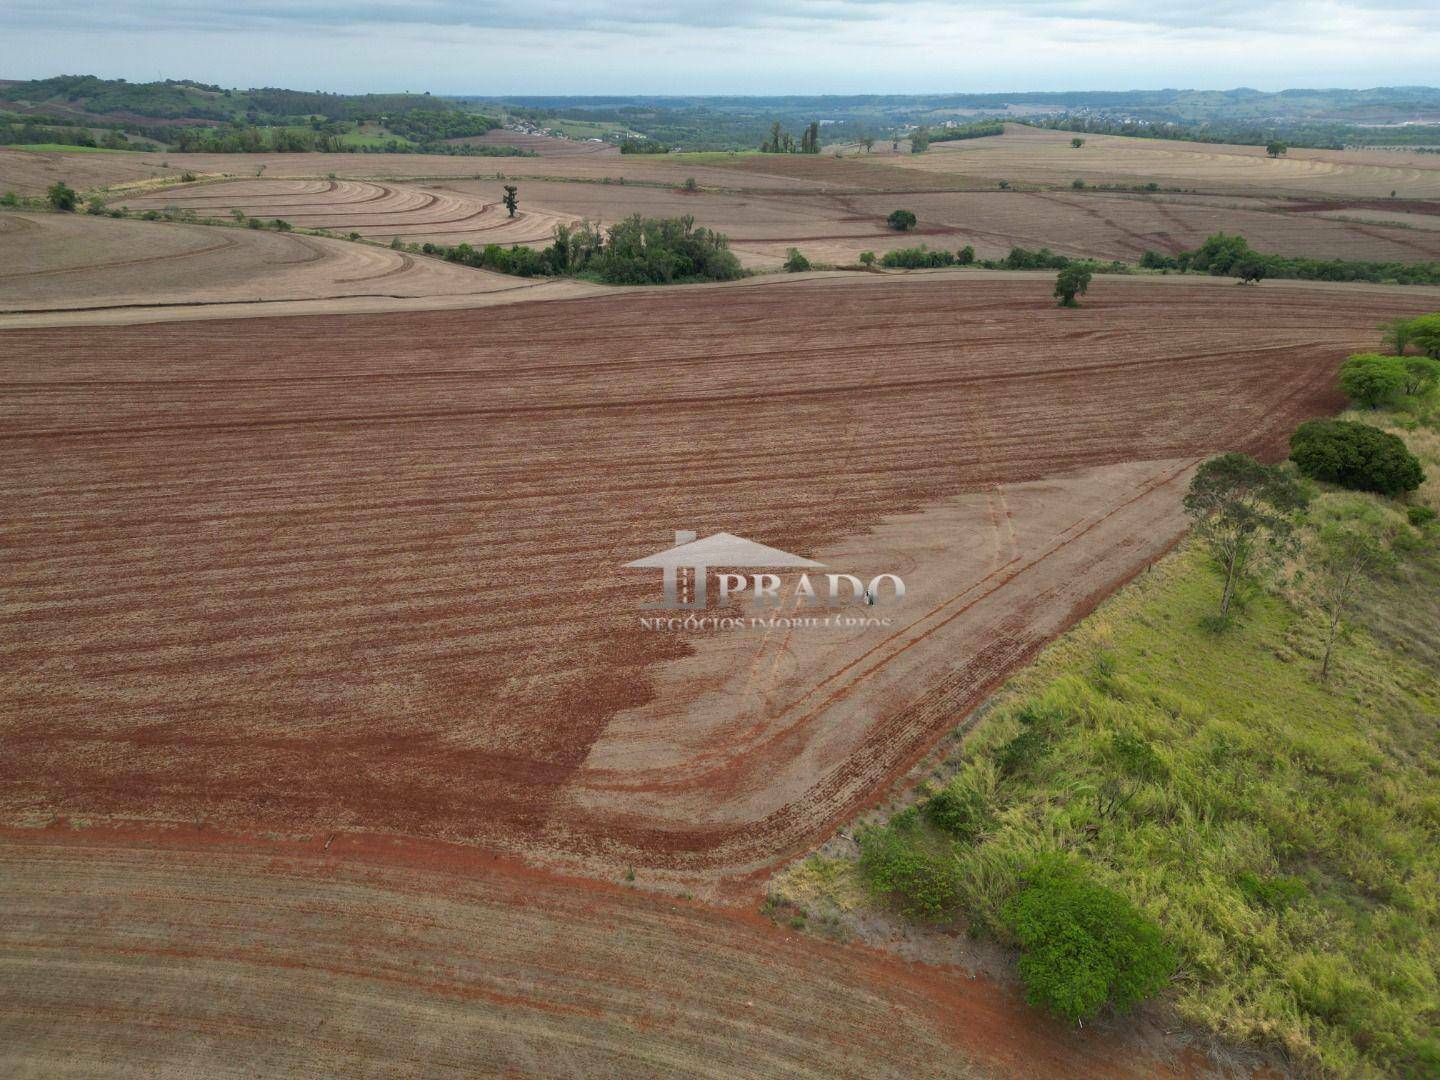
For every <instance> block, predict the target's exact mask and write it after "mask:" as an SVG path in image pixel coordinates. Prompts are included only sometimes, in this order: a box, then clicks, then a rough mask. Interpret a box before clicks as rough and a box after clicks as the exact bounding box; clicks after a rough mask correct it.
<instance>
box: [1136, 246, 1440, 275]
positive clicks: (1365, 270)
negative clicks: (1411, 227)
mask: <svg viewBox="0 0 1440 1080" xmlns="http://www.w3.org/2000/svg"><path fill="white" fill-rule="evenodd" d="M1140 265H1141V266H1142V267H1145V268H1146V269H1149V270H1178V271H1180V272H1181V273H1189V272H1199V273H1205V274H1212V275H1214V276H1217V277H1238V278H1240V279H1241V280H1242V281H1259V280H1260V279H1261V278H1267V277H1268V278H1292V279H1297V280H1302V281H1369V282H1376V283H1382V282H1394V283H1397V284H1401V285H1440V262H1415V263H1381V262H1366V261H1360V260H1353V259H1310V258H1304V257H1297V256H1289V255H1266V254H1262V253H1261V252H1258V251H1254V250H1252V249H1251V247H1250V244H1249V241H1247V240H1246V239H1245V237H1243V236H1240V235H1238V234H1237V235H1234V236H1230V235H1228V234H1226V233H1216V234H1214V235H1213V236H1210V237H1207V238H1206V240H1205V242H1204V243H1203V244H1201V245H1200V246H1199V247H1198V248H1195V249H1194V250H1193V251H1182V252H1180V253H1179V254H1177V255H1162V254H1161V253H1160V252H1158V251H1146V252H1145V253H1144V254H1142V255H1141V256H1140Z"/></svg>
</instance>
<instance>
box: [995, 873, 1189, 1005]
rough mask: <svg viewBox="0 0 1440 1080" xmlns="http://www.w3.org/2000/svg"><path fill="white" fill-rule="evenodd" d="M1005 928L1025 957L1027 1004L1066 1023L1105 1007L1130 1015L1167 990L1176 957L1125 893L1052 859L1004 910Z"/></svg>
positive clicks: (1031, 876)
mask: <svg viewBox="0 0 1440 1080" xmlns="http://www.w3.org/2000/svg"><path fill="white" fill-rule="evenodd" d="M1004 918H1005V925H1006V927H1007V928H1008V929H1009V930H1010V931H1011V933H1013V934H1014V935H1015V937H1016V938H1017V939H1018V940H1019V942H1020V944H1021V946H1023V947H1024V949H1025V955H1024V957H1023V958H1022V959H1021V960H1020V977H1021V978H1022V979H1024V980H1025V992H1026V998H1027V999H1028V1000H1029V1002H1030V1004H1032V1005H1044V1006H1045V1007H1046V1008H1048V1009H1049V1010H1050V1011H1051V1012H1053V1013H1054V1014H1055V1015H1056V1016H1059V1017H1062V1018H1063V1019H1066V1020H1085V1019H1088V1018H1090V1017H1092V1016H1094V1015H1095V1014H1096V1013H1098V1012H1099V1011H1100V1010H1101V1009H1102V1008H1103V1007H1105V1006H1106V1005H1111V1006H1113V1007H1115V1008H1116V1009H1119V1010H1120V1011H1122V1012H1124V1011H1128V1010H1129V1009H1131V1008H1133V1007H1134V1006H1135V1005H1137V1004H1139V1003H1140V1002H1141V1001H1143V1000H1144V999H1145V998H1147V997H1149V996H1150V995H1151V994H1152V993H1154V992H1155V991H1156V990H1158V989H1159V988H1160V987H1161V986H1163V985H1164V984H1165V982H1166V980H1167V979H1168V978H1169V977H1170V972H1171V970H1172V969H1173V968H1174V967H1175V952H1174V950H1173V949H1171V948H1170V946H1169V945H1167V944H1165V942H1164V940H1163V939H1162V938H1161V936H1160V930H1159V928H1158V927H1157V926H1156V925H1155V924H1154V923H1153V922H1151V921H1150V920H1149V919H1147V918H1146V917H1145V916H1144V915H1142V914H1141V913H1140V912H1139V911H1137V910H1136V909H1135V905H1133V904H1132V903H1130V901H1129V900H1127V899H1126V898H1125V897H1124V896H1122V895H1121V894H1120V893H1118V892H1115V891H1114V890H1112V889H1107V888H1106V887H1105V886H1103V885H1097V884H1096V883H1095V882H1093V881H1090V880H1088V879H1087V878H1086V876H1085V873H1084V871H1083V870H1081V869H1080V867H1078V866H1077V865H1076V864H1074V863H1071V862H1067V861H1065V860H1064V859H1060V858H1056V857H1054V856H1050V857H1046V858H1044V859H1041V860H1040V861H1039V862H1037V863H1036V865H1035V867H1034V868H1033V869H1031V870H1030V872H1029V873H1028V874H1027V875H1026V877H1025V884H1024V886H1023V887H1022V888H1021V889H1020V891H1019V892H1017V893H1016V894H1015V895H1014V896H1013V897H1012V898H1011V899H1010V901H1009V902H1008V903H1007V904H1006V905H1005V909H1004Z"/></svg>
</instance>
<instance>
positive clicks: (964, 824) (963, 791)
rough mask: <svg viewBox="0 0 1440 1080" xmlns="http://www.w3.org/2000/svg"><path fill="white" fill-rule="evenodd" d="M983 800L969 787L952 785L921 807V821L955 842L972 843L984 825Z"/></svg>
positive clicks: (967, 785)
mask: <svg viewBox="0 0 1440 1080" xmlns="http://www.w3.org/2000/svg"><path fill="white" fill-rule="evenodd" d="M985 811H986V806H985V796H983V795H981V794H980V792H978V791H976V790H975V788H974V787H972V786H971V785H969V784H965V783H962V782H961V781H959V780H955V781H952V782H951V783H950V784H949V785H947V786H946V787H944V788H941V789H940V790H939V791H937V792H936V793H935V794H934V795H932V796H930V798H928V799H926V800H925V802H924V804H923V805H922V807H921V812H922V813H923V814H924V815H925V820H926V821H928V822H929V823H930V824H931V825H934V826H935V827H936V828H937V829H939V830H941V831H942V832H946V833H949V834H950V835H951V836H953V837H955V838H956V839H957V840H965V841H970V840H974V839H975V837H977V836H978V835H979V834H980V830H981V828H982V827H983V826H984V824H985Z"/></svg>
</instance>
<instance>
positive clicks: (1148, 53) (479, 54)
mask: <svg viewBox="0 0 1440 1080" xmlns="http://www.w3.org/2000/svg"><path fill="white" fill-rule="evenodd" d="M82 73H83V74H97V75H102V76H106V77H111V78H127V79H131V80H133V81H145V80H151V79H160V78H177V77H185V78H195V79H201V80H203V81H206V82H214V83H220V84H222V85H225V86H239V87H250V86H285V87H290V88H294V89H301V90H337V91H346V92H355V91H364V90H432V91H435V92H438V93H449V94H465V93H469V94H497V95H498V94H607V93H613V94H625V93H631V94H635V93H653V94H681V93H717V94H718V93H739V94H747V93H748V94H775V93H801V94H815V93H886V92H890V93H920V92H932V91H985V90H1064V89H1082V90H1088V89H1145V88H1160V87H1196V88H1207V89H1228V88H1231V87H1235V86H1254V87H1258V88H1260V89H1265V90H1276V89H1282V88H1285V87H1297V86H1304V87H1315V86H1346V87H1368V86H1395V85H1403V84H1417V83H1426V84H1433V83H1435V82H1437V81H1440V3H1437V0H1009V2H1006V3H998V2H986V3H975V2H969V0H671V2H670V3H667V4H664V5H659V6H657V5H653V4H648V3H644V2H643V0H642V2H640V3H622V2H620V0H516V2H515V3H496V2H493V0H262V2H259V3H247V2H244V0H236V2H234V3H231V4H227V5H225V6H224V7H221V6H220V5H208V4H196V3H194V2H192V0H139V2H125V0H118V2H116V0H106V2H95V0H73V2H70V3H64V4H59V3H55V2H54V0H0V78H11V79H15V78H35V77H40V76H47V75H58V74H82Z"/></svg>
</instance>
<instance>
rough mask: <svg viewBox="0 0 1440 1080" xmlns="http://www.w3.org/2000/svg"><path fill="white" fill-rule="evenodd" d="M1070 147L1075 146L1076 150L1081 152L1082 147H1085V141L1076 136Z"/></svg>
mask: <svg viewBox="0 0 1440 1080" xmlns="http://www.w3.org/2000/svg"><path fill="white" fill-rule="evenodd" d="M1070 145H1071V146H1073V147H1074V148H1075V149H1076V150H1079V149H1080V147H1082V146H1084V145H1085V140H1084V139H1082V138H1080V137H1079V136H1076V137H1075V138H1073V139H1071V140H1070Z"/></svg>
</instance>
